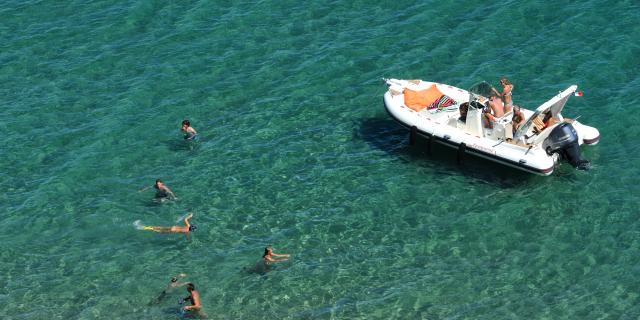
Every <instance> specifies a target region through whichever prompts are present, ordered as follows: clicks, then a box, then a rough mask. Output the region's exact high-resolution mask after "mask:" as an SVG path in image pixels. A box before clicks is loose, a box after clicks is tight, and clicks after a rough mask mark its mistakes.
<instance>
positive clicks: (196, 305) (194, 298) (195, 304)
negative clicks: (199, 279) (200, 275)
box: [181, 283, 202, 311]
mask: <svg viewBox="0 0 640 320" xmlns="http://www.w3.org/2000/svg"><path fill="white" fill-rule="evenodd" d="M187 291H189V295H188V296H187V297H186V298H184V299H182V300H181V303H182V301H187V300H188V301H189V302H191V305H190V306H185V307H183V308H182V310H184V311H200V310H201V309H202V303H201V302H200V293H198V291H196V286H195V285H193V283H187Z"/></svg>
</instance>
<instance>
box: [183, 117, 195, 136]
mask: <svg viewBox="0 0 640 320" xmlns="http://www.w3.org/2000/svg"><path fill="white" fill-rule="evenodd" d="M180 131H182V132H183V133H184V139H185V140H197V139H198V132H196V129H194V128H193V127H192V126H191V122H190V121H189V120H186V119H185V120H182V128H181V129H180Z"/></svg>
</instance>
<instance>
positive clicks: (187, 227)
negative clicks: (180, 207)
mask: <svg viewBox="0 0 640 320" xmlns="http://www.w3.org/2000/svg"><path fill="white" fill-rule="evenodd" d="M192 217H193V213H190V214H189V215H188V216H186V217H185V218H184V227H181V226H172V227H154V226H144V227H142V230H150V231H154V232H160V233H184V234H189V232H191V231H195V230H196V229H197V228H198V227H197V226H196V225H194V224H190V223H189V220H191V218H192Z"/></svg>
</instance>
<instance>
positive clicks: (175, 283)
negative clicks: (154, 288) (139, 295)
mask: <svg viewBox="0 0 640 320" xmlns="http://www.w3.org/2000/svg"><path fill="white" fill-rule="evenodd" d="M186 276H187V275H186V274H184V273H181V274H179V275H177V276H175V277H171V281H170V282H169V284H168V285H167V287H166V288H165V289H164V290H162V293H160V296H159V297H158V299H157V300H158V302H160V301H162V299H164V297H165V296H166V295H167V294H168V293H171V291H173V289H175V288H178V287H182V286H184V285H187V284H189V283H188V282H184V283H180V282H178V280H180V278H184V277H186Z"/></svg>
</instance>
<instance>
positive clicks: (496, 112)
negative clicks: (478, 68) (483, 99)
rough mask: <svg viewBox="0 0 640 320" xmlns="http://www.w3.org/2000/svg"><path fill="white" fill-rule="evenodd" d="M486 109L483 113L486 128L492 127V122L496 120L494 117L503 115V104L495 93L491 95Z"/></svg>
mask: <svg viewBox="0 0 640 320" xmlns="http://www.w3.org/2000/svg"><path fill="white" fill-rule="evenodd" d="M487 107H488V108H487V110H486V111H485V113H484V116H485V117H484V119H485V123H484V126H485V127H487V128H493V123H494V122H496V120H495V118H500V117H502V116H504V105H503V103H502V100H500V98H498V96H497V95H495V94H494V95H491V97H489V102H488V103H487Z"/></svg>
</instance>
